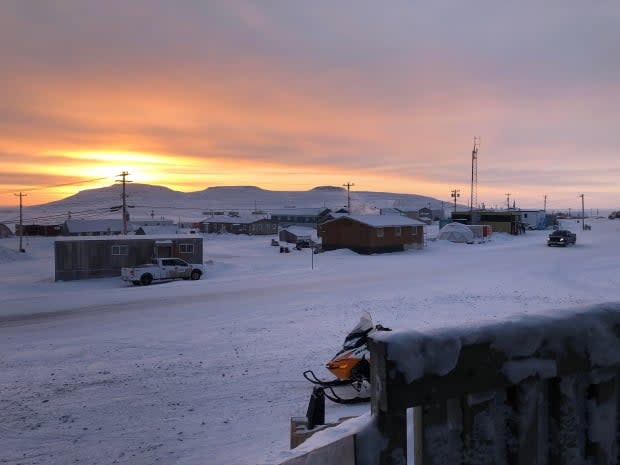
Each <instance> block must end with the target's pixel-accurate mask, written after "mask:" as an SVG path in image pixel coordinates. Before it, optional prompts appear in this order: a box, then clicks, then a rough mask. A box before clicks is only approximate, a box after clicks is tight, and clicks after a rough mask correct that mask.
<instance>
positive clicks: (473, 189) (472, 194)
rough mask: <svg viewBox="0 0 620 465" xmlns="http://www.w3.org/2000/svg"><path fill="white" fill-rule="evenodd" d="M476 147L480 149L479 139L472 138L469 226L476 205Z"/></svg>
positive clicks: (472, 219)
mask: <svg viewBox="0 0 620 465" xmlns="http://www.w3.org/2000/svg"><path fill="white" fill-rule="evenodd" d="M478 147H480V137H474V148H473V149H472V151H471V192H470V199H469V209H470V213H471V215H472V217H471V224H474V217H473V210H474V205H476V204H477V203H478V198H477V197H478Z"/></svg>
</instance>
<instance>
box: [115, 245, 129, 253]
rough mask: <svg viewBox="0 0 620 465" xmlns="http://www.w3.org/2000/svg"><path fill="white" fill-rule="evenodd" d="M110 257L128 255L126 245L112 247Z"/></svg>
mask: <svg viewBox="0 0 620 465" xmlns="http://www.w3.org/2000/svg"><path fill="white" fill-rule="evenodd" d="M112 255H129V246H128V245H113V246H112Z"/></svg>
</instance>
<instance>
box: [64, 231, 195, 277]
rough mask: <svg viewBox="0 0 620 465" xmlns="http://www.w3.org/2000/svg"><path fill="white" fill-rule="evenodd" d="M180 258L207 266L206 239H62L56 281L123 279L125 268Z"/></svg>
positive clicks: (174, 237) (177, 237) (173, 237)
mask: <svg viewBox="0 0 620 465" xmlns="http://www.w3.org/2000/svg"><path fill="white" fill-rule="evenodd" d="M161 257H176V258H181V259H183V260H185V261H186V262H189V263H203V242H202V237H200V236H196V235H191V236H190V235H175V236H172V237H171V236H161V237H158V236H155V237H148V238H145V237H144V236H141V237H138V236H111V237H109V238H105V239H103V238H80V239H61V240H57V241H55V242H54V269H55V280H56V281H72V280H76V279H90V278H103V277H111V276H120V274H121V268H122V267H128V266H137V265H141V264H144V263H149V262H150V261H151V260H152V259H154V258H161Z"/></svg>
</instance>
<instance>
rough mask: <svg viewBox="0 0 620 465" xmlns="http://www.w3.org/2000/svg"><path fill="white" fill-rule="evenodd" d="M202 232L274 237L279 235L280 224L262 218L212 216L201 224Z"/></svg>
mask: <svg viewBox="0 0 620 465" xmlns="http://www.w3.org/2000/svg"><path fill="white" fill-rule="evenodd" d="M200 230H201V231H202V232H206V233H231V234H248V235H251V236H253V235H256V236H258V235H272V234H277V233H278V223H277V222H276V221H273V220H270V219H268V218H265V217H262V216H261V217H256V216H241V215H239V216H212V217H210V218H207V219H206V220H204V221H203V222H202V223H201V224H200Z"/></svg>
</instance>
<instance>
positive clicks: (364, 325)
mask: <svg viewBox="0 0 620 465" xmlns="http://www.w3.org/2000/svg"><path fill="white" fill-rule="evenodd" d="M372 329H373V324H372V318H371V317H370V315H369V314H368V312H364V313H363V314H362V316H361V317H360V321H359V323H357V325H356V326H355V328H353V329H352V330H351V332H350V333H349V334H347V337H346V338H345V340H344V344H343V346H342V348H343V350H350V349H354V348H356V347H360V346H361V345H363V344H365V343H366V339H367V336H368V333H369V332H370V331H372Z"/></svg>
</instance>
